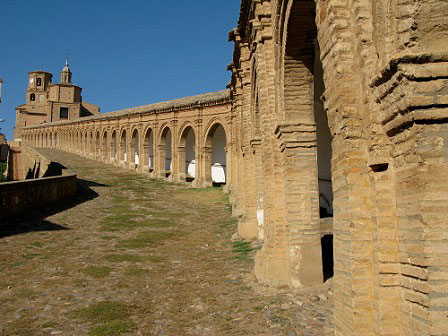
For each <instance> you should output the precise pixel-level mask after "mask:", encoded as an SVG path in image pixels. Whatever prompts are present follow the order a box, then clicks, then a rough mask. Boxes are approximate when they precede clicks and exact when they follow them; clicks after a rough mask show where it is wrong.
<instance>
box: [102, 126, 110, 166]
mask: <svg viewBox="0 0 448 336" xmlns="http://www.w3.org/2000/svg"><path fill="white" fill-rule="evenodd" d="M102 152H103V153H102V159H103V161H104V162H108V161H109V141H108V138H107V131H104V133H103V142H102Z"/></svg>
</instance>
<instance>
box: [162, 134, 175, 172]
mask: <svg viewBox="0 0 448 336" xmlns="http://www.w3.org/2000/svg"><path fill="white" fill-rule="evenodd" d="M171 145H172V136H171V129H170V128H169V127H165V128H164V129H163V131H162V134H161V137H160V164H161V165H162V166H161V170H162V171H164V172H165V173H164V176H165V177H169V176H170V175H171V171H172V163H173V162H172V157H171V155H172V150H171Z"/></svg>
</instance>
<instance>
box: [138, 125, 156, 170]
mask: <svg viewBox="0 0 448 336" xmlns="http://www.w3.org/2000/svg"><path fill="white" fill-rule="evenodd" d="M142 135H143V136H142V140H143V142H142V145H141V148H142V160H143V161H142V163H141V166H142V171H143V172H149V173H152V172H153V171H154V167H155V162H154V158H155V153H156V152H157V151H156V149H155V147H154V146H155V141H154V139H155V127H153V126H151V125H147V126H146V127H145V128H144V130H143V134H142Z"/></svg>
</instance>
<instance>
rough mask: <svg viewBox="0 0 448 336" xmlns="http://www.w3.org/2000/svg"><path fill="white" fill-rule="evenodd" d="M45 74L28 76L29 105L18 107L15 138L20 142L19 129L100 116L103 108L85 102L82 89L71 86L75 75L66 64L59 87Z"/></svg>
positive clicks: (27, 95) (33, 73)
mask: <svg viewBox="0 0 448 336" xmlns="http://www.w3.org/2000/svg"><path fill="white" fill-rule="evenodd" d="M52 78H53V75H52V74H51V73H49V72H46V71H42V70H39V71H31V72H29V73H28V88H27V90H26V95H25V96H26V103H25V104H23V105H20V106H17V107H16V128H15V132H14V138H15V139H20V138H21V132H20V129H21V128H22V127H26V126H34V125H40V124H43V123H50V122H53V121H58V120H73V119H78V118H81V117H85V116H90V115H94V114H98V113H99V112H100V108H99V107H98V106H95V105H93V104H90V103H88V102H85V101H83V100H82V95H81V91H82V88H81V87H79V86H77V85H75V84H73V83H72V72H71V71H70V67H69V65H68V60H66V62H65V65H64V68H63V69H62V71H61V80H60V82H59V83H52Z"/></svg>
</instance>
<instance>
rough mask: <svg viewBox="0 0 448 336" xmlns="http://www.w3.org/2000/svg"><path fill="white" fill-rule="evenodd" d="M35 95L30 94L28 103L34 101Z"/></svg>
mask: <svg viewBox="0 0 448 336" xmlns="http://www.w3.org/2000/svg"><path fill="white" fill-rule="evenodd" d="M35 100H36V95H35V94H34V93H32V94H30V101H35Z"/></svg>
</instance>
